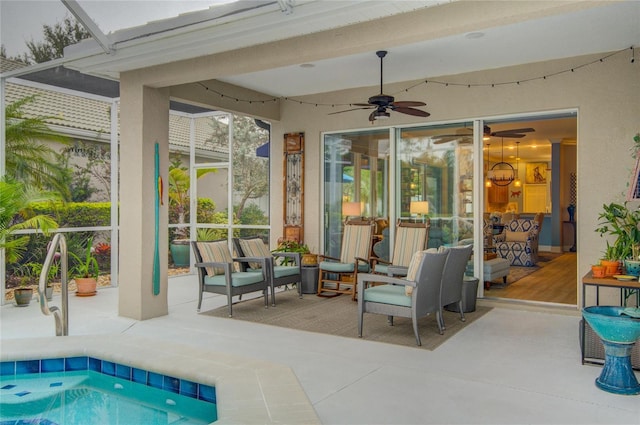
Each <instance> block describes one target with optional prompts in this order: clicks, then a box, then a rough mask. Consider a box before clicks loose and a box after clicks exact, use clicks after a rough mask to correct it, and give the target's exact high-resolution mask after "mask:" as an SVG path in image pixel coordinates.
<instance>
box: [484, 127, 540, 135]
mask: <svg viewBox="0 0 640 425" xmlns="http://www.w3.org/2000/svg"><path fill="white" fill-rule="evenodd" d="M534 131H536V130H535V129H533V128H530V127H529V128H512V129H509V130H502V131H494V132H493V133H491V135H492V136H496V137H516V136H514V135H515V134H518V133H532V132H534ZM519 137H524V134H523V135H522V136H519Z"/></svg>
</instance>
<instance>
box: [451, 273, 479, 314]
mask: <svg viewBox="0 0 640 425" xmlns="http://www.w3.org/2000/svg"><path fill="white" fill-rule="evenodd" d="M477 298H478V278H477V277H473V276H465V277H464V281H463V282H462V311H463V312H465V313H470V312H472V311H476V299H477ZM445 308H446V309H447V310H449V311H456V312H458V311H459V310H458V304H457V303H453V304H449V305H448V306H446V307H445Z"/></svg>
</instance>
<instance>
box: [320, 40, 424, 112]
mask: <svg viewBox="0 0 640 425" xmlns="http://www.w3.org/2000/svg"><path fill="white" fill-rule="evenodd" d="M376 55H377V56H378V57H379V58H380V94H377V95H375V96H371V97H370V98H369V100H368V102H367V103H354V104H353V106H358V108H353V109H347V110H344V111H338V112H332V113H330V114H329V115H334V114H341V113H343V112H349V111H357V110H361V109H373V110H374V111H373V112H371V114H370V115H369V121H371V122H374V121H375V120H379V119H385V118H389V116H390V114H389V111H390V110H391V111H395V112H400V113H402V114H407V115H414V116H416V117H428V116H429V115H431V114H430V113H428V112H426V111H423V110H420V109H416V108H414V106H426V105H427V104H426V103H424V102H418V101H411V100H406V101H397V102H396V101H395V98H394V97H393V96H389V95H388V94H384V93H383V91H382V76H383V73H382V61H383V59H384V57H385V56H386V55H387V51H386V50H379V51H377V52H376Z"/></svg>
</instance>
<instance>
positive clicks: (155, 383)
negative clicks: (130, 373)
mask: <svg viewBox="0 0 640 425" xmlns="http://www.w3.org/2000/svg"><path fill="white" fill-rule="evenodd" d="M147 375H148V377H147V379H148V380H147V385H148V386H150V387H154V388H160V389H162V379H163V378H164V376H163V375H160V374H159V373H155V372H148V373H147Z"/></svg>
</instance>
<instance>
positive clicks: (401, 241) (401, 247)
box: [392, 226, 427, 267]
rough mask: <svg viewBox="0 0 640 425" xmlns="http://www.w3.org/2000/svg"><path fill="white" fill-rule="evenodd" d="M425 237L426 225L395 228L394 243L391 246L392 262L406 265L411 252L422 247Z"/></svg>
mask: <svg viewBox="0 0 640 425" xmlns="http://www.w3.org/2000/svg"><path fill="white" fill-rule="evenodd" d="M426 238H427V228H426V227H402V226H398V227H397V228H396V243H395V245H394V248H393V257H392V260H393V264H394V265H397V266H405V267H406V266H408V265H409V263H410V262H411V258H412V256H413V253H414V252H416V251H420V250H422V249H424V241H425V239H426Z"/></svg>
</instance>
